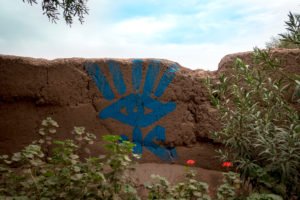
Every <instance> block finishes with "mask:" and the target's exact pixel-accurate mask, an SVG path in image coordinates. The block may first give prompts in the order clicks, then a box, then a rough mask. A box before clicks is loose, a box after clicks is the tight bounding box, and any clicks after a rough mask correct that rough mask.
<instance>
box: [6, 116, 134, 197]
mask: <svg viewBox="0 0 300 200" xmlns="http://www.w3.org/2000/svg"><path fill="white" fill-rule="evenodd" d="M56 127H58V124H57V123H56V122H55V121H54V120H52V119H51V118H47V119H46V120H43V122H42V128H41V129H40V130H39V133H40V135H41V139H40V140H38V141H34V142H33V143H32V144H30V145H28V146H27V147H25V148H24V149H23V150H22V151H21V152H18V153H14V154H13V155H12V156H7V155H3V156H1V161H2V164H1V166H0V171H1V176H0V199H43V200H46V199H131V200H132V199H139V198H138V196H137V194H136V190H135V187H134V184H133V182H132V181H131V180H130V178H129V177H128V176H127V175H126V173H125V171H126V170H129V169H130V167H131V165H132V158H131V157H130V155H132V148H133V146H134V145H133V144H132V143H130V142H128V141H122V142H120V140H121V137H120V136H115V135H108V136H104V137H103V139H104V140H105V141H106V142H107V143H108V144H107V145H106V148H107V149H108V150H109V152H110V154H108V155H107V156H101V157H88V158H85V159H83V158H80V157H79V150H80V149H81V147H85V148H87V145H88V144H92V143H93V141H94V140H95V138H96V137H95V135H93V134H91V133H87V132H85V129H84V128H83V127H75V128H74V131H73V134H74V138H75V140H70V139H68V140H63V141H57V140H53V138H52V135H53V134H55V133H56V129H55V128H56Z"/></svg>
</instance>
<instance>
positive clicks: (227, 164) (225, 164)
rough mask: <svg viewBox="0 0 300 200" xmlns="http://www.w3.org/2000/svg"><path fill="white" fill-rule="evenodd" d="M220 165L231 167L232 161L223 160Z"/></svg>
mask: <svg viewBox="0 0 300 200" xmlns="http://www.w3.org/2000/svg"><path fill="white" fill-rule="evenodd" d="M222 167H232V162H223V163H222Z"/></svg>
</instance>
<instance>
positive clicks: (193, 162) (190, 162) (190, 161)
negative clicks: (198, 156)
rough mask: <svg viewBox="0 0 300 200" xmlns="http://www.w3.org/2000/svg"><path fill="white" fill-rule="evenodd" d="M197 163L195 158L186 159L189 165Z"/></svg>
mask: <svg viewBox="0 0 300 200" xmlns="http://www.w3.org/2000/svg"><path fill="white" fill-rule="evenodd" d="M195 163H196V161H194V160H187V161H186V164H187V165H194V164H195Z"/></svg>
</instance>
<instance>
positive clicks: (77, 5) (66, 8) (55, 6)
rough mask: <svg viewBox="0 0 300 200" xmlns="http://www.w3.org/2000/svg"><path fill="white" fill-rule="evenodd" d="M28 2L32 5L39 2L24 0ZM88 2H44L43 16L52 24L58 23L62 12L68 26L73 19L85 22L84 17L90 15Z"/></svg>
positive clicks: (54, 0) (55, 0)
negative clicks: (76, 18)
mask: <svg viewBox="0 0 300 200" xmlns="http://www.w3.org/2000/svg"><path fill="white" fill-rule="evenodd" d="M25 1H27V3H29V4H30V5H32V4H37V0H23V2H25ZM87 1H88V0H43V1H42V9H43V14H44V15H47V17H48V19H49V20H51V22H54V23H56V22H57V20H59V17H58V16H59V15H60V14H61V13H60V10H62V15H63V18H64V20H65V22H66V23H67V24H68V25H71V24H72V23H73V18H74V17H78V20H79V22H80V23H81V24H82V23H83V22H84V16H85V15H87V14H88V8H87V5H86V4H87Z"/></svg>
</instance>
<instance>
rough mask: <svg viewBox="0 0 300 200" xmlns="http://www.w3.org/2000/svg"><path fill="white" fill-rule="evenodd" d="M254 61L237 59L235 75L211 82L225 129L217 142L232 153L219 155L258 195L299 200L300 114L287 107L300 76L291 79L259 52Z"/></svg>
mask: <svg viewBox="0 0 300 200" xmlns="http://www.w3.org/2000/svg"><path fill="white" fill-rule="evenodd" d="M254 60H255V64H256V65H255V66H249V65H246V64H245V63H244V62H243V61H242V60H240V59H237V60H236V63H235V66H234V67H233V68H232V71H231V73H230V74H229V75H221V76H220V77H219V80H218V82H217V83H215V84H214V83H213V81H212V80H208V81H207V85H208V88H209V91H210V97H211V100H212V103H213V105H215V106H216V107H217V108H218V109H219V110H220V111H221V121H222V123H223V129H222V130H221V131H219V132H216V133H215V134H214V136H215V139H216V140H218V141H222V142H223V143H224V144H225V146H226V147H227V148H226V150H224V151H221V150H220V151H219V152H220V154H221V158H222V159H223V160H224V161H228V160H230V161H232V162H233V163H234V166H235V167H236V168H237V169H238V170H239V172H240V173H241V177H242V180H243V181H245V182H246V181H249V182H250V183H251V184H252V186H253V187H254V188H255V189H256V190H258V191H270V192H273V193H276V194H280V195H282V196H284V197H285V198H288V197H291V196H293V195H298V196H299V193H300V187H299V184H298V183H299V181H300V168H299V166H300V123H299V113H298V112H297V111H296V110H295V109H294V108H293V107H291V105H290V104H289V102H288V101H287V97H288V95H289V92H290V91H291V90H293V91H294V94H295V93H298V90H299V76H297V75H289V74H287V73H285V72H284V70H283V69H282V68H281V67H280V62H279V61H278V60H277V59H276V58H272V57H271V56H270V54H269V52H267V51H262V50H259V49H255V50H254ZM294 102H295V103H299V96H297V95H296V96H295V98H294Z"/></svg>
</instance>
